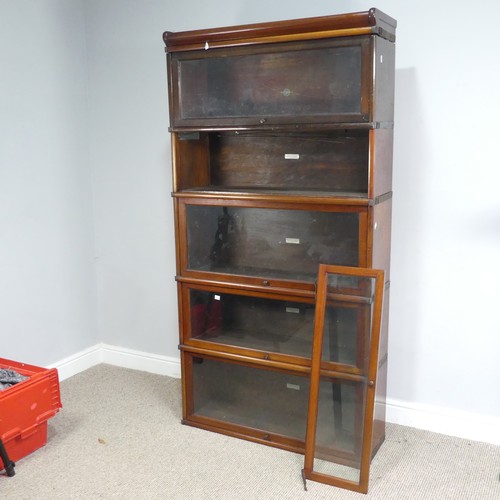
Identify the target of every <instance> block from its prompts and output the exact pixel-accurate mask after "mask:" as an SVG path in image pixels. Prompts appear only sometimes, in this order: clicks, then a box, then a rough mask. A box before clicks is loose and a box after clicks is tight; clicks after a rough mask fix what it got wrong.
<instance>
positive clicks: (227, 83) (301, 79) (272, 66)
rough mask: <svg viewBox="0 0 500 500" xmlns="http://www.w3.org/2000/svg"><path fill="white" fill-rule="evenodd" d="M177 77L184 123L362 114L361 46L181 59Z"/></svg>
mask: <svg viewBox="0 0 500 500" xmlns="http://www.w3.org/2000/svg"><path fill="white" fill-rule="evenodd" d="M338 45H341V43H338ZM305 67H307V68H308V70H307V71H304V68H305ZM178 72H179V95H180V116H181V119H194V118H219V117H251V116H283V115H286V116H297V115H299V116H300V115H301V116H311V115H334V114H348V113H360V109H361V95H362V92H361V76H362V47H361V45H350V46H337V47H327V48H317V49H309V50H294V51H287V52H274V53H257V54H247V55H244V54H238V55H237V56H236V57H231V56H227V54H226V55H225V56H224V57H215V56H212V57H207V56H206V54H205V57H203V58H200V59H179V61H178Z"/></svg>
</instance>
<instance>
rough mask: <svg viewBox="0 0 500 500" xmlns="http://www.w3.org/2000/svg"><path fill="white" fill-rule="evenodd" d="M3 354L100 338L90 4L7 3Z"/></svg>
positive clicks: (47, 358) (32, 355) (1, 164)
mask: <svg viewBox="0 0 500 500" xmlns="http://www.w3.org/2000/svg"><path fill="white" fill-rule="evenodd" d="M0 7H1V8H0V64H1V67H0V356H1V357H6V358H13V359H18V360H21V361H24V362H33V363H40V364H48V363H51V362H54V361H56V360H58V359H61V358H64V357H66V356H69V355H71V354H73V353H74V352H76V351H80V350H81V349H84V348H86V347H88V346H89V345H93V344H95V343H96V342H98V339H99V335H98V331H97V314H96V312H97V309H96V303H97V301H96V279H95V265H94V236H93V231H94V230H93V212H92V197H91V180H90V170H89V168H88V120H87V97H88V96H87V62H86V48H85V44H86V41H85V25H84V16H83V3H82V2H80V1H73V2H68V1H65V0H51V1H47V0H42V1H35V0H32V1H26V0H22V1H19V2H17V1H16V2H10V1H2V2H1V3H0Z"/></svg>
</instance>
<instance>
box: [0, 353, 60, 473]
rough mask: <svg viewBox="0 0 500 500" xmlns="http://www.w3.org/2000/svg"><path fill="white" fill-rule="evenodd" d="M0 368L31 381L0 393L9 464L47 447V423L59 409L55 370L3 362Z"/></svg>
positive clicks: (0, 434)
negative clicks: (26, 377)
mask: <svg viewBox="0 0 500 500" xmlns="http://www.w3.org/2000/svg"><path fill="white" fill-rule="evenodd" d="M0 368H7V369H11V370H15V371H16V372H17V373H20V374H22V375H26V376H28V377H30V378H29V379H27V380H24V381H23V382H20V383H18V384H16V385H13V386H12V387H9V388H8V389H5V390H3V391H0V438H1V439H2V441H3V444H4V446H5V449H6V450H7V453H8V455H9V458H10V460H12V461H14V462H16V461H17V460H19V459H21V458H23V457H25V456H26V455H28V454H30V453H32V452H33V451H35V450H37V449H38V448H40V447H42V446H44V445H45V444H46V443H47V420H48V419H49V418H51V417H53V416H54V415H55V414H56V413H57V412H58V411H59V410H60V408H62V405H61V394H60V390H59V377H58V374H57V370H56V369H55V368H51V369H46V368H40V367H38V366H32V365H27V364H25V363H18V362H17V361H10V360H8V359H2V358H0ZM2 468H3V463H2V461H1V460H0V470H2Z"/></svg>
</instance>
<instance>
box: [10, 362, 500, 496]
mask: <svg viewBox="0 0 500 500" xmlns="http://www.w3.org/2000/svg"><path fill="white" fill-rule="evenodd" d="M61 394H62V400H63V405H64V408H63V410H62V411H61V412H60V413H59V414H58V415H57V416H56V417H54V418H53V419H51V420H50V421H49V436H48V443H47V445H46V446H45V447H43V448H42V449H40V450H38V451H36V452H35V453H32V454H31V455H29V456H27V457H25V458H24V459H22V460H20V461H19V462H18V463H17V464H16V475H15V476H14V477H11V478H9V477H7V476H6V475H5V471H2V473H0V498H1V499H8V500H58V499H61V500H62V499H64V500H68V499H86V500H92V499H122V500H128V499H131V500H132V499H138V500H140V499H175V500H177V499H178V500H190V499H193V500H195V499H196V500H202V499H203V500H206V499H209V500H247V499H248V500H250V499H255V500H257V499H259V500H267V499H270V500H271V499H272V500H274V499H276V500H286V499H289V500H296V499H297V500H301V499H304V500H317V499H325V500H326V499H328V500H336V499H356V498H358V499H361V498H369V499H384V500H392V499H397V500H404V499H412V500H413V499H418V500H424V499H438V500H442V499H450V500H462V499H477V500H490V499H491V500H500V447H498V446H493V445H488V444H484V443H477V442H471V441H468V440H464V439H457V438H453V437H448V436H443V435H440V434H433V433H430V432H426V431H420V430H416V429H412V428H408V427H401V426H396V425H388V426H387V439H386V441H385V443H384V444H383V446H382V447H381V449H380V451H379V452H378V454H377V456H376V457H375V458H374V460H373V462H372V467H371V474H370V491H369V494H368V495H366V496H365V495H362V494H359V493H353V492H349V491H345V490H341V489H337V488H333V487H330V486H326V485H322V484H318V483H314V482H312V481H308V491H307V492H306V491H304V489H303V484H302V478H301V469H302V466H303V456H301V455H296V454H293V453H289V452H285V451H281V450H277V449H274V448H270V447H267V446H261V445H257V444H253V443H249V442H246V441H242V440H239V439H234V438H230V437H226V436H222V435H219V434H216V433H212V432H207V431H202V430H199V429H195V428H192V427H188V426H183V425H181V424H180V405H181V401H180V381H179V380H175V379H171V378H168V377H162V376H159V375H152V374H148V373H144V372H138V371H133V370H126V369H122V368H116V367H112V366H108V365H99V366H96V367H94V368H92V369H90V370H87V371H85V372H83V373H80V374H78V375H76V376H74V377H72V378H70V379H68V380H66V381H64V382H62V384H61Z"/></svg>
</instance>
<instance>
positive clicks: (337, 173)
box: [164, 9, 396, 491]
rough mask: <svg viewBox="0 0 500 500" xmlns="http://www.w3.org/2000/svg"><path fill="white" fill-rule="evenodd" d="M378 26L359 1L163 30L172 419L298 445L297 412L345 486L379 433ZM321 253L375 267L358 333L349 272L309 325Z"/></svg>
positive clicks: (379, 19) (391, 34)
mask: <svg viewBox="0 0 500 500" xmlns="http://www.w3.org/2000/svg"><path fill="white" fill-rule="evenodd" d="M395 28H396V22H395V21H394V20H393V19H392V18H390V17H389V16H387V15H385V14H383V13H382V12H380V11H378V10H376V9H371V10H370V11H368V12H360V13H354V14H345V15H337V16H325V17H319V18H309V19H298V20H292V21H281V22H278V23H261V24H254V25H245V26H233V27H226V28H216V29H206V30H196V31H188V32H179V33H173V32H166V33H165V34H164V41H165V44H166V52H167V67H168V85H169V110H170V123H171V126H170V132H171V140H172V166H173V202H174V209H175V228H176V251H177V278H176V279H177V283H178V297H179V322H180V349H181V362H182V377H183V423H185V424H188V425H192V426H197V427H201V428H204V429H208V430H212V431H216V432H221V433H224V434H228V435H232V436H236V437H240V438H244V439H248V440H252V441H256V442H260V443H264V444H269V445H272V446H277V447H280V448H284V449H287V450H293V451H296V452H301V453H305V452H306V450H307V446H308V444H307V439H309V440H311V439H313V438H311V437H310V436H311V435H312V434H311V432H312V430H311V429H313V424H311V423H310V421H311V415H313V416H314V415H315V417H314V418H315V422H316V424H317V425H316V426H315V427H314V430H315V434H314V442H315V448H314V450H313V451H314V457H315V459H318V460H319V459H325V460H327V461H330V462H331V461H332V460H333V461H335V462H336V464H337V466H338V467H340V469H339V470H342V471H343V470H344V469H349V468H351V469H353V470H355V471H356V470H358V469H359V470H361V475H359V474H358V476H357V479H356V478H354V479H352V478H351V477H350V476H349V474H348V475H347V476H345V477H343V476H342V475H339V477H340V479H336V480H335V481H337V482H335V481H334V482H333V483H331V484H337V485H340V486H343V487H346V488H350V489H354V490H357V491H365V490H366V488H367V484H368V483H367V474H368V473H367V472H366V467H365V466H361V464H362V463H364V462H362V458H361V455H360V454H361V453H362V450H365V451H363V453H364V454H365V455H366V453H369V455H370V456H373V455H374V454H375V452H376V450H377V449H378V448H379V446H380V445H381V443H382V442H383V440H384V426H385V410H384V408H385V406H384V403H385V392H386V371H387V329H388V325H387V318H388V307H389V280H390V269H389V267H390V233H391V207H392V203H391V199H392V144H393V115H394V106H393V95H394V60H395V50H394V41H395ZM325 265H327V266H334V267H333V268H331V269H343V268H344V267H345V266H346V267H345V268H346V269H357V270H359V272H361V273H362V272H363V269H364V270H366V272H368V273H370V272H372V273H373V271H372V270H381V271H383V275H384V280H385V285H384V288H385V292H384V299H383V309H381V311H382V323H381V329H380V332H379V334H377V342H376V345H375V344H374V343H373V339H372V335H373V333H372V332H373V331H377V325H376V321H375V320H373V318H377V316H376V315H375V316H373V311H374V307H379V306H380V303H379V302H380V297H379V296H378V295H377V297H376V301H375V302H377V301H378V302H377V303H375V302H373V300H375V299H374V296H372V295H365V292H366V290H368V288H366V287H365V286H364V285H363V287H362V286H361V285H360V283H361V282H362V281H363V280H362V278H361V275H360V276H357V275H356V272H358V271H355V272H354V273H355V274H354V275H351V274H349V272H347V271H346V273H347V274H345V275H344V274H342V272H340V271H339V272H338V273H337V277H336V278H335V279H336V280H337V281H336V282H335V286H333V285H332V286H333V288H331V289H330V288H329V289H328V290H327V291H326V295H325V297H326V299H325V300H326V302H325V306H324V317H322V319H321V321H322V324H324V327H323V331H322V332H317V331H316V332H315V324H316V325H317V323H318V317H317V316H316V317H315V314H316V315H317V289H316V287H317V279H318V269H320V267H321V266H325ZM338 266H341V267H338ZM342 266H344V267H342ZM329 269H330V268H329ZM370 278H373V279H374V275H370ZM366 279H368V278H366ZM377 279H380V275H379V274H377ZM329 286H330V285H329ZM370 286H371V285H370ZM377 286H379V285H377ZM374 321H375V322H374ZM318 335H320V336H321V337H322V341H321V342H320V344H317V341H316V344H314V342H315V339H316V337H317V336H318ZM313 344H314V345H316V349H321V352H320V353H319V354H317V356H319V358H318V360H317V361H316V364H315V363H313ZM318 346H319V347H318ZM375 365H376V367H377V369H376V373H375V378H376V381H374V380H371V378H370V377H371V376H372V375H373V373H372V371H371V370H372V366H375ZM314 370H316V371H314ZM318 377H319V378H318ZM375 382H376V383H375ZM311 383H313V386H311ZM370 384H372V385H370ZM311 387H313V388H314V394H315V395H316V403H317V405H316V406H315V407H313V408H312V409H311V407H309V409H308V402H309V401H310V399H309V395H310V393H311ZM372 388H373V389H372ZM371 392H373V401H372V400H371V399H370V397H371V396H370V394H371ZM311 394H312V393H311ZM370 401H372V402H373V404H371V403H370ZM314 409H316V414H314V413H311V411H312V410H314ZM368 413H369V414H368ZM308 415H309V416H308ZM367 422H368V424H369V425H368V424H367ZM306 431H307V432H306ZM306 434H307V436H309V437H308V438H307V439H306ZM367 439H369V440H370V443H368V444H367ZM366 450H368V451H366ZM310 451H311V450H310ZM363 456H364V455H363ZM306 459H307V460H310V454H309V458H308V454H307V453H306ZM363 460H366V458H364V459H363ZM358 472H359V471H358ZM335 474H336V473H335ZM339 474H340V473H339ZM305 475H306V477H310V478H313V479H316V480H323V479H322V476H321V474H319V476H318V474H317V470H316V469H314V470H313V469H312V467H311V464H309V467H308V466H307V464H306V467H305ZM354 475H356V474H354ZM325 482H328V481H325Z"/></svg>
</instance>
